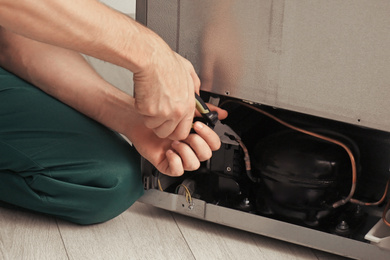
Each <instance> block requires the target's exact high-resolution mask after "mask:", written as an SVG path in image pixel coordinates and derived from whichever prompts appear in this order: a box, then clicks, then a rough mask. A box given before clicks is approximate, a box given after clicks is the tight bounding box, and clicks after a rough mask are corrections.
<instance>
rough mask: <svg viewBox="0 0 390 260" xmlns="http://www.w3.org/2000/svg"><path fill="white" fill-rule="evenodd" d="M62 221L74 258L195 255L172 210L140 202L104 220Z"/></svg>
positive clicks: (62, 233)
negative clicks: (91, 222)
mask: <svg viewBox="0 0 390 260" xmlns="http://www.w3.org/2000/svg"><path fill="white" fill-rule="evenodd" d="M58 224H59V228H60V231H61V235H62V238H63V240H64V244H65V246H66V249H67V252H68V255H69V258H70V259H93V260H97V259H104V260H110V259H115V260H118V259H194V257H193V255H192V252H191V251H190V249H189V248H188V246H187V244H186V242H185V240H184V238H183V236H182V234H181V233H180V230H179V229H178V227H177V225H176V223H175V221H174V220H173V218H172V216H171V214H170V213H169V212H167V211H164V210H161V209H157V208H153V207H150V206H147V205H144V204H141V203H138V202H137V203H135V204H134V205H133V206H132V207H131V208H130V209H129V210H127V211H126V212H124V213H123V214H121V215H120V216H118V217H117V218H115V219H113V220H111V221H108V222H106V223H103V224H99V225H92V226H77V225H73V224H70V223H67V222H63V221H59V222H58Z"/></svg>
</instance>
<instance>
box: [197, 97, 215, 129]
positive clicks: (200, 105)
mask: <svg viewBox="0 0 390 260" xmlns="http://www.w3.org/2000/svg"><path fill="white" fill-rule="evenodd" d="M195 101H196V110H198V112H199V113H200V114H201V115H202V117H203V119H204V120H205V123H206V125H207V126H209V127H210V128H211V129H214V126H215V124H216V123H217V122H218V113H217V112H216V111H211V110H210V109H209V108H208V107H207V105H206V103H205V102H204V101H203V100H202V98H201V97H200V96H199V95H198V94H196V93H195Z"/></svg>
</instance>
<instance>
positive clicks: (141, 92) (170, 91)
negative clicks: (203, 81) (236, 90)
mask: <svg viewBox="0 0 390 260" xmlns="http://www.w3.org/2000/svg"><path fill="white" fill-rule="evenodd" d="M157 53H158V54H157ZM199 86H200V80H199V78H198V76H197V75H196V73H195V70H194V68H193V66H192V65H191V63H190V62H189V61H188V60H186V59H184V58H183V57H181V56H180V55H178V54H177V53H175V52H173V51H171V50H170V49H169V50H167V48H165V47H164V48H162V49H157V50H156V55H155V57H152V64H150V65H149V66H148V68H146V69H144V70H142V71H140V72H135V73H134V92H135V108H136V109H137V111H138V112H139V113H140V114H141V115H143V117H144V122H145V126H146V127H147V128H149V129H152V130H153V132H154V133H155V134H156V135H157V136H158V137H160V138H167V137H168V138H169V139H171V140H183V139H185V138H187V136H188V134H189V132H190V129H191V125H192V120H193V117H194V112H195V96H194V93H195V92H199Z"/></svg>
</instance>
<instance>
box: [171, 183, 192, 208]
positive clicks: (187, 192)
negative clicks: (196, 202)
mask: <svg viewBox="0 0 390 260" xmlns="http://www.w3.org/2000/svg"><path fill="white" fill-rule="evenodd" d="M180 187H183V188H184V190H185V193H186V201H187V202H188V203H189V204H192V196H191V192H190V190H189V189H188V188H187V186H186V185H184V184H179V185H178V186H177V187H176V191H175V193H176V194H178V192H179V189H180Z"/></svg>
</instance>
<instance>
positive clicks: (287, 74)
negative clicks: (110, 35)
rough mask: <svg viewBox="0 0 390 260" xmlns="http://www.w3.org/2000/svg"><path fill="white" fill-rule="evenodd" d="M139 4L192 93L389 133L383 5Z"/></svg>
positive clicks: (389, 26) (389, 51) (267, 1)
mask: <svg viewBox="0 0 390 260" xmlns="http://www.w3.org/2000/svg"><path fill="white" fill-rule="evenodd" d="M144 2H147V6H146V5H145V7H146V8H145V10H146V12H145V13H147V18H146V17H143V20H145V21H146V22H147V26H148V27H150V28H151V29H153V30H155V31H156V32H157V33H159V34H160V35H161V36H162V37H163V38H164V39H165V40H166V41H167V42H168V43H169V44H170V46H171V47H172V48H173V49H174V50H176V51H177V52H179V53H180V54H182V55H183V56H185V57H186V58H188V59H189V60H190V61H191V62H192V63H193V64H194V66H195V68H196V70H197V71H198V73H199V75H200V78H201V81H202V87H201V88H202V90H206V91H210V92H212V93H217V94H221V95H225V96H232V97H236V98H239V99H244V100H249V101H252V102H257V103H261V104H266V105H269V106H275V107H279V108H285V109H289V110H293V111H297V112H302V113H306V114H310V115H315V116H319V117H324V118H329V119H334V120H338V121H343V122H348V123H352V124H356V125H360V126H366V127H371V128H376V129H381V130H387V131H390V110H389V109H387V106H388V100H389V99H390V91H389V88H390V48H388V46H390V16H389V13H390V2H389V1H386V0H381V1H364V0H359V1H309V0H306V1H302V0H299V1H294V0H292V1H285V0H264V1H257V0H246V1H241V0H212V1H210V0H198V1H190V0H181V1H176V0H170V1H166V0H165V1H144ZM141 5H142V4H141ZM141 5H140V6H141ZM137 15H138V16H137V17H140V19H141V20H142V18H141V16H142V12H140V14H137Z"/></svg>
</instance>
